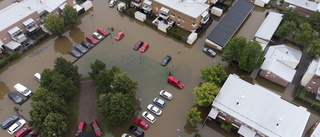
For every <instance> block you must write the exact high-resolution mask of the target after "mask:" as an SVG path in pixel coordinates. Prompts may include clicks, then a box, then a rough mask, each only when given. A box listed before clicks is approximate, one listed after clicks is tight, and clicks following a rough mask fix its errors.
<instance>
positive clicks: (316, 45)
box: [309, 39, 320, 57]
mask: <svg viewBox="0 0 320 137" xmlns="http://www.w3.org/2000/svg"><path fill="white" fill-rule="evenodd" d="M309 53H310V55H311V56H312V57H319V55H320V39H317V40H314V41H312V43H311V46H310V51H309Z"/></svg>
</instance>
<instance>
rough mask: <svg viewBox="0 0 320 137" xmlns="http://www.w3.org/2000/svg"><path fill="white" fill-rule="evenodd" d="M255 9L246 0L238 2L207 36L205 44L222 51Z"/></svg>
mask: <svg viewBox="0 0 320 137" xmlns="http://www.w3.org/2000/svg"><path fill="white" fill-rule="evenodd" d="M253 7H254V5H253V4H251V3H249V2H247V1H245V0H238V1H237V2H236V3H235V4H234V5H233V6H232V7H231V9H230V10H229V11H228V13H227V14H226V15H225V16H224V17H223V18H222V19H221V21H220V22H219V24H218V25H217V26H216V27H215V28H214V29H213V30H212V32H211V33H210V34H209V35H208V36H207V39H206V40H205V44H206V45H208V46H210V47H212V48H215V49H218V50H222V49H223V48H224V46H226V45H227V43H228V41H229V40H230V39H231V38H232V37H233V35H234V34H235V33H236V31H237V30H238V29H239V28H240V26H241V24H242V23H243V22H244V21H245V19H246V18H247V17H248V15H249V13H250V12H251V11H252V9H253Z"/></svg>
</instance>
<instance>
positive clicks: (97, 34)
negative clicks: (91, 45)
mask: <svg viewBox="0 0 320 137" xmlns="http://www.w3.org/2000/svg"><path fill="white" fill-rule="evenodd" d="M92 35H93V37H95V38H96V39H98V40H101V39H102V38H103V36H102V35H100V34H99V33H98V32H93V34H92Z"/></svg>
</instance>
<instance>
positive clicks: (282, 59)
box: [259, 45, 302, 87]
mask: <svg viewBox="0 0 320 137" xmlns="http://www.w3.org/2000/svg"><path fill="white" fill-rule="evenodd" d="M301 56H302V52H301V51H299V50H296V49H294V48H291V47H289V46H286V45H275V46H270V47H269V49H268V51H267V53H266V54H265V56H264V58H265V60H264V61H263V64H262V66H261V70H260V72H259V75H260V76H261V77H264V78H266V79H268V80H270V81H272V82H274V83H276V84H279V85H281V86H283V87H286V86H287V85H288V84H289V83H290V82H292V80H293V77H294V75H295V73H296V70H295V68H296V67H297V65H298V64H299V62H300V59H301Z"/></svg>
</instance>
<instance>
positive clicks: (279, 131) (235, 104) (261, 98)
mask: <svg viewBox="0 0 320 137" xmlns="http://www.w3.org/2000/svg"><path fill="white" fill-rule="evenodd" d="M309 116H310V112H308V111H307V109H306V108H303V107H301V106H300V107H298V106H296V105H294V104H291V103H290V102H287V101H285V100H283V99H281V96H279V95H278V94H276V93H273V92H272V91H269V90H268V89H266V88H264V87H261V86H259V85H256V84H250V83H248V82H246V81H244V80H242V79H241V78H239V76H237V75H235V74H231V75H229V77H228V79H227V80H226V82H225V83H224V85H223V86H222V88H221V89H220V92H219V94H218V95H217V96H216V98H215V100H214V101H213V102H212V109H211V111H210V113H209V115H208V118H209V119H215V120H218V121H222V122H231V124H232V126H233V128H235V129H237V131H238V133H239V134H240V135H241V136H244V137H265V136H268V137H302V136H303V134H304V129H305V126H306V124H307V122H308V119H309Z"/></svg>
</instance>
